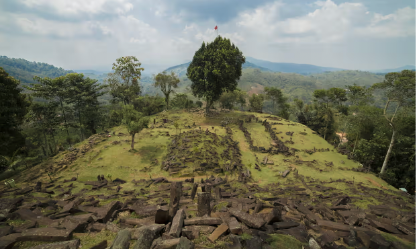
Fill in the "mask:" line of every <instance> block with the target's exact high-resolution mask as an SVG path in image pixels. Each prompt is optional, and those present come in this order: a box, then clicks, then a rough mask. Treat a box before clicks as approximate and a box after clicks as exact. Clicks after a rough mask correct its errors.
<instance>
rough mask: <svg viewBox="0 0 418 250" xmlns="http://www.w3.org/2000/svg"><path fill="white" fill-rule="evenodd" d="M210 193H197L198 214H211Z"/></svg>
mask: <svg viewBox="0 0 418 250" xmlns="http://www.w3.org/2000/svg"><path fill="white" fill-rule="evenodd" d="M210 213H211V209H210V193H208V192H201V193H198V194H197V216H200V217H201V216H205V215H207V216H210Z"/></svg>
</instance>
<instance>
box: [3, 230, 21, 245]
mask: <svg viewBox="0 0 418 250" xmlns="http://www.w3.org/2000/svg"><path fill="white" fill-rule="evenodd" d="M21 235H22V234H20V233H15V234H9V235H6V236H3V237H0V249H6V248H7V249H8V248H12V247H13V245H14V244H15V243H16V242H17V241H18V240H20V236H21Z"/></svg>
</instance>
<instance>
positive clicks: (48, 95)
mask: <svg viewBox="0 0 418 250" xmlns="http://www.w3.org/2000/svg"><path fill="white" fill-rule="evenodd" d="M33 79H34V80H35V81H37V82H38V83H35V84H30V86H27V87H25V88H27V89H29V90H31V91H32V95H33V96H35V97H40V98H44V99H46V100H51V101H57V102H58V103H59V104H60V107H61V112H62V115H63V117H64V129H65V130H66V131H67V137H70V133H69V132H68V127H69V124H68V119H67V113H68V112H67V113H66V108H65V107H64V103H66V102H67V101H68V99H69V93H68V86H67V85H66V84H67V82H66V81H64V80H65V77H64V76H60V77H56V78H54V79H51V78H49V77H44V78H41V77H38V76H34V77H33ZM70 144H71V143H70Z"/></svg>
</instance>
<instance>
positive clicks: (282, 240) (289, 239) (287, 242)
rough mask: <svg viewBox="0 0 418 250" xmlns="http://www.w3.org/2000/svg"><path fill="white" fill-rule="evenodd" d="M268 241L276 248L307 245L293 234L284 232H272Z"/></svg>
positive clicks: (299, 247)
mask: <svg viewBox="0 0 418 250" xmlns="http://www.w3.org/2000/svg"><path fill="white" fill-rule="evenodd" d="M267 242H268V243H269V244H270V246H271V247H272V248H274V249H302V247H304V246H306V244H303V243H302V242H300V241H299V240H297V239H296V238H294V237H293V236H290V235H284V234H270V238H269V239H268V240H267Z"/></svg>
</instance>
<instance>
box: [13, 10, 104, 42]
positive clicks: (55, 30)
mask: <svg viewBox="0 0 418 250" xmlns="http://www.w3.org/2000/svg"><path fill="white" fill-rule="evenodd" d="M12 16H13V15H12ZM14 20H15V22H16V25H17V26H18V27H19V28H20V29H21V31H23V32H24V33H26V34H32V35H41V36H47V35H50V36H51V35H52V36H56V37H61V38H72V37H76V36H93V35H98V34H99V35H110V34H111V33H112V31H111V30H110V29H109V28H108V27H107V26H105V25H102V24H100V23H99V22H96V21H86V22H83V23H78V24H75V23H66V22H57V21H51V20H46V19H43V18H38V17H23V16H14Z"/></svg>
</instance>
